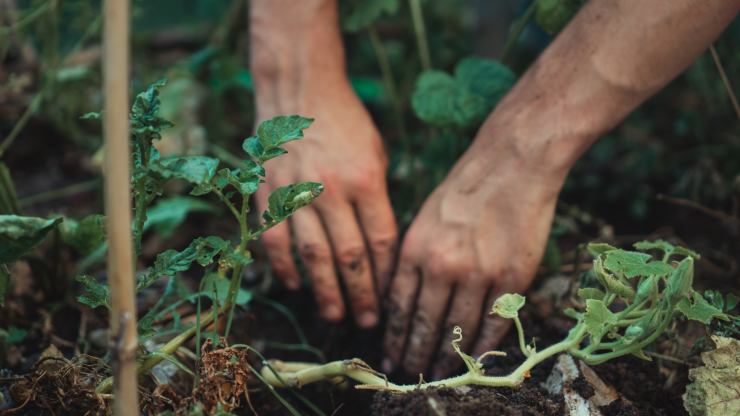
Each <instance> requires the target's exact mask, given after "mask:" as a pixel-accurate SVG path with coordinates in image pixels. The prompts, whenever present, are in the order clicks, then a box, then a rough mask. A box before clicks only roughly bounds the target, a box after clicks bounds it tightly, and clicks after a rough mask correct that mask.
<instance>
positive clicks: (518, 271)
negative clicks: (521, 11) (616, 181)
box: [384, 123, 564, 378]
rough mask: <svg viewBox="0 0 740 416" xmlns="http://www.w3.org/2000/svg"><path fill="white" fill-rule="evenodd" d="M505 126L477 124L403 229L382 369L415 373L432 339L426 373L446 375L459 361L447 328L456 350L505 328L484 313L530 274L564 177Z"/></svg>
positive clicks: (478, 346) (488, 340) (475, 348)
mask: <svg viewBox="0 0 740 416" xmlns="http://www.w3.org/2000/svg"><path fill="white" fill-rule="evenodd" d="M494 124H495V123H494ZM512 133H513V132H511V131H508V130H507V129H506V128H500V127H497V126H495V125H494V126H488V127H484V128H483V129H482V131H481V133H480V134H479V138H478V139H477V140H476V142H475V143H474V144H473V146H472V148H471V149H470V150H469V151H468V152H467V153H466V154H465V155H464V156H463V157H462V158H461V160H460V161H459V162H458V163H457V164H456V166H455V167H454V168H453V170H452V171H451V172H450V174H449V175H448V177H447V178H446V179H445V180H444V182H443V183H442V184H441V185H440V186H439V187H438V188H437V189H436V190H435V191H434V193H433V194H432V195H431V196H430V197H429V198H428V199H427V201H426V202H425V204H424V206H423V207H422V209H421V211H420V213H419V214H418V216H417V217H416V219H415V220H414V222H413V223H412V225H411V228H410V229H409V230H408V233H407V234H406V236H405V238H404V241H403V244H402V247H401V255H400V261H399V265H398V269H397V270H396V275H395V277H394V280H393V282H392V287H391V291H390V295H389V296H390V299H389V311H388V316H389V318H388V319H389V321H388V326H387V329H386V338H385V352H386V355H387V361H386V362H385V363H384V364H385V365H384V367H385V368H384V370H388V369H389V367H390V368H393V367H396V366H399V365H400V366H401V367H403V369H404V370H405V371H406V372H407V373H409V374H418V373H421V372H423V371H425V370H426V368H427V367H428V365H429V364H430V362H432V358H433V356H434V353H435V348H436V346H437V345H441V347H440V350H439V353H438V355H437V357H436V359H435V360H434V361H433V363H434V369H433V371H434V373H433V375H434V377H435V378H440V377H446V376H449V375H450V373H451V372H452V371H454V370H456V369H457V368H458V367H459V366H460V365H461V364H462V362H461V361H460V358H459V356H458V355H457V354H456V353H455V352H454V350H453V349H452V348H451V346H450V341H451V340H452V338H453V335H452V329H453V328H454V327H455V326H460V327H461V328H462V329H463V332H464V334H465V337H464V338H463V340H462V342H461V343H460V346H461V348H462V349H463V351H471V347H472V352H473V354H476V355H479V354H482V353H483V352H485V351H488V350H490V349H492V348H493V347H494V346H495V345H496V344H497V343H498V341H499V340H500V338H501V337H502V336H503V335H504V334H505V333H506V331H507V329H508V327H509V322H508V321H504V320H500V319H497V318H494V317H491V316H489V315H488V311H489V309H490V307H491V304H492V303H493V301H494V300H495V298H496V297H498V296H499V295H501V294H503V293H507V292H522V291H524V290H525V289H526V288H527V287H528V286H529V284H530V282H531V281H532V279H533V277H534V274H535V272H536V269H537V267H538V265H539V262H540V259H541V257H542V254H543V251H544V246H545V242H546V239H547V237H548V233H549V230H550V224H551V221H552V218H553V213H554V207H555V203H556V199H557V194H558V192H559V190H560V186H561V184H562V177H563V176H564V175H563V174H556V175H549V176H548V175H543V174H542V173H544V171H541V170H540V167H536V166H531V165H529V163H528V161H526V160H524V159H526V158H522V156H521V153H519V152H518V151H516V149H515V148H514V146H512V145H511V140H513V137H512ZM481 136H484V137H482V138H481ZM484 141H485V144H482V143H483V142H484ZM417 293H418V295H417ZM415 297H416V303H414V300H415ZM479 328H480V331H479V332H478V329H479ZM440 331H441V334H440ZM476 333H478V334H479V335H478V337H477V339H476V337H475V335H476ZM440 335H441V337H442V343H441V344H439V338H440ZM404 345H405V346H406V349H405V350H404Z"/></svg>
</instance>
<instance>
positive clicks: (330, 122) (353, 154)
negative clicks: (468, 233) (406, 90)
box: [250, 0, 396, 327]
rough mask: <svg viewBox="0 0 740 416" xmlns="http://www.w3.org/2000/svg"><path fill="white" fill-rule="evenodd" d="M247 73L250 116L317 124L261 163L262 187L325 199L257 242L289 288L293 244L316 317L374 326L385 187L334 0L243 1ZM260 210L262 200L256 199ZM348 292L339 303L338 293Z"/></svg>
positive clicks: (385, 240)
mask: <svg viewBox="0 0 740 416" xmlns="http://www.w3.org/2000/svg"><path fill="white" fill-rule="evenodd" d="M250 3H251V14H250V22H251V25H250V31H251V53H252V56H251V67H252V71H253V73H254V79H255V89H256V98H257V117H258V119H261V120H264V119H267V118H270V117H273V116H276V115H280V114H301V115H303V116H307V117H313V118H315V119H316V121H315V122H314V124H313V125H312V126H311V127H310V128H309V129H308V130H307V131H306V138H305V139H304V140H302V141H301V142H300V143H296V144H295V146H294V144H293V143H291V144H289V145H288V146H287V148H288V150H289V153H288V154H287V155H285V156H283V157H281V158H279V159H275V160H274V161H270V162H268V165H267V175H268V176H267V188H275V187H277V186H282V185H286V184H288V183H292V182H297V181H319V182H322V183H323V184H324V188H325V190H324V193H323V194H322V195H321V197H320V198H318V200H317V201H316V202H315V203H314V204H312V205H311V206H310V207H306V208H303V209H301V210H300V211H299V212H297V213H296V214H295V215H294V216H293V217H292V218H291V219H290V227H291V228H292V233H291V232H290V230H289V229H288V226H287V225H282V226H277V227H275V228H273V229H271V230H270V231H269V232H267V233H265V235H264V238H263V242H264V243H265V247H266V248H267V251H268V255H269V258H270V263H271V264H272V266H273V270H274V272H275V273H276V274H277V276H278V277H279V278H280V279H281V280H282V281H283V282H284V283H285V284H286V286H288V287H289V288H292V289H295V288H298V287H299V285H300V276H299V275H298V271H297V268H296V265H295V264H294V262H293V256H292V251H291V244H295V245H296V247H297V248H298V253H299V255H300V257H301V261H302V262H303V264H304V266H305V267H306V270H307V272H308V275H309V277H310V278H311V281H312V282H313V290H314V294H315V296H316V301H317V303H318V306H319V311H320V313H321V315H322V316H323V317H324V318H326V319H328V320H332V321H337V320H340V319H342V318H343V317H344V315H345V310H346V309H349V310H350V311H351V312H352V315H353V316H354V318H355V320H356V321H357V323H358V324H359V325H361V326H364V327H369V326H373V325H375V324H376V323H377V321H378V315H379V302H378V297H377V293H378V292H382V291H383V290H384V288H385V287H386V284H387V282H388V281H389V280H390V273H391V268H392V266H393V260H394V251H395V250H394V247H396V224H395V220H394V218H393V211H392V209H391V206H390V201H389V200H388V194H387V190H386V184H385V169H386V158H385V153H384V151H383V144H382V140H381V138H380V134H379V133H378V130H377V129H376V128H375V125H374V124H373V122H372V120H371V119H370V116H369V114H368V113H367V111H366V110H365V108H364V107H363V106H362V103H361V102H360V100H359V99H358V98H357V96H356V95H355V93H354V91H352V88H351V87H350V83H349V80H348V79H347V75H346V74H345V62H344V50H343V48H342V43H341V36H340V32H339V23H338V16H337V1H336V0H301V1H288V0H252V1H251V2H250ZM257 203H258V205H259V206H260V207H261V208H262V209H264V206H265V205H266V204H267V192H260V193H258V195H257ZM339 278H341V279H342V281H343V283H344V287H345V289H346V292H347V302H346V305H345V302H344V300H343V299H342V292H341V290H340V287H341V286H340V281H339Z"/></svg>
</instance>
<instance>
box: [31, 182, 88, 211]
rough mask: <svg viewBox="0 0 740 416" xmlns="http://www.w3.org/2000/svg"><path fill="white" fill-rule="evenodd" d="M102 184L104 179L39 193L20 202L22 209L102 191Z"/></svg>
mask: <svg viewBox="0 0 740 416" xmlns="http://www.w3.org/2000/svg"><path fill="white" fill-rule="evenodd" d="M101 184H102V179H100V178H96V179H91V180H89V181H84V182H79V183H75V184H72V185H69V186H65V187H63V188H59V189H52V190H51V191H46V192H41V193H38V194H36V195H31V196H28V197H26V198H23V199H21V200H20V201H18V202H19V204H20V205H21V206H22V207H28V206H31V205H34V204H38V203H42V202H48V201H53V200H55V199H59V198H65V197H68V196H71V195H76V194H80V193H83V192H88V191H92V190H95V189H100V185H101Z"/></svg>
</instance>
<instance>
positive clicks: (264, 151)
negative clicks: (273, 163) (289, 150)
mask: <svg viewBox="0 0 740 416" xmlns="http://www.w3.org/2000/svg"><path fill="white" fill-rule="evenodd" d="M311 123H313V119H312V118H306V117H301V116H298V115H292V116H277V117H274V118H272V119H270V120H267V121H263V122H262V123H260V125H259V126H258V127H257V135H256V136H252V137H249V138H247V139H246V140H244V142H243V143H242V148H243V149H244V151H245V152H247V154H248V155H250V156H251V157H253V158H254V159H255V161H256V162H258V163H259V164H262V163H264V162H266V161H267V160H270V159H272V158H274V157H277V156H280V155H281V154H284V153H286V150H285V149H282V148H280V146H282V145H283V144H285V143H288V142H291V141H293V140H298V139H300V138H302V137H303V130H305V129H307V128H308V127H309V126H310V125H311Z"/></svg>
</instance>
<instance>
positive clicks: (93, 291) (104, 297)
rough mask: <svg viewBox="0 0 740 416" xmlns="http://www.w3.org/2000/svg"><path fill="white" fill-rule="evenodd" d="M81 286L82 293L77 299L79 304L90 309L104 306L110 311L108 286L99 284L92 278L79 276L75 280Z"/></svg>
mask: <svg viewBox="0 0 740 416" xmlns="http://www.w3.org/2000/svg"><path fill="white" fill-rule="evenodd" d="M75 280H77V281H78V282H80V284H82V288H83V293H82V294H81V295H80V296H78V297H77V300H78V301H79V302H80V303H83V304H85V305H87V306H89V307H91V308H97V307H99V306H105V307H106V308H109V309H110V289H109V288H108V285H106V284H104V283H100V282H98V281H97V280H95V278H94V277H91V276H88V275H80V276H77V277H76V278H75Z"/></svg>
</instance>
